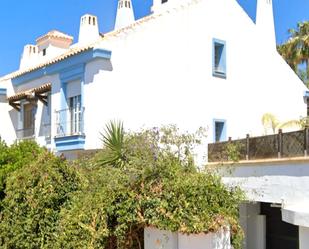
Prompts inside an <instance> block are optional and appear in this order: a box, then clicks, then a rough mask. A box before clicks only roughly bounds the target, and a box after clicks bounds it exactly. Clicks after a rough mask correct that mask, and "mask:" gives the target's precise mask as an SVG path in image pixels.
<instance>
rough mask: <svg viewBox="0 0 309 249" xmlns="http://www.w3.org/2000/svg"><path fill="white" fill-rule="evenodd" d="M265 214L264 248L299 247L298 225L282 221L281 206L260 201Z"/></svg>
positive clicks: (262, 211) (294, 248) (289, 248)
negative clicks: (273, 205)
mask: <svg viewBox="0 0 309 249" xmlns="http://www.w3.org/2000/svg"><path fill="white" fill-rule="evenodd" d="M261 214H263V215H265V216H266V249H279V248H280V249H299V235H298V226H294V225H292V224H289V223H286V222H284V221H282V217H281V208H278V207H272V206H271V204H269V203H261Z"/></svg>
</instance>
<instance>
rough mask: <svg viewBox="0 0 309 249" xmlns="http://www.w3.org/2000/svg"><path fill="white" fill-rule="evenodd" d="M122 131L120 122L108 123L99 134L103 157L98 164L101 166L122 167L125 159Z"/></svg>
mask: <svg viewBox="0 0 309 249" xmlns="http://www.w3.org/2000/svg"><path fill="white" fill-rule="evenodd" d="M124 134H125V133H124V129H123V123H122V122H121V121H110V122H109V123H108V124H107V125H106V127H105V133H104V134H103V133H101V135H102V142H103V145H104V150H103V155H102V157H101V159H100V160H99V162H100V163H101V165H103V166H105V165H110V166H114V167H120V168H121V167H123V165H124V163H125V161H126V157H125V153H124Z"/></svg>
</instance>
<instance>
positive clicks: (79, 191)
mask: <svg viewBox="0 0 309 249" xmlns="http://www.w3.org/2000/svg"><path fill="white" fill-rule="evenodd" d="M113 133H116V134H113ZM203 135H204V130H203V129H200V130H199V131H198V132H197V133H196V134H189V133H185V134H183V133H181V132H180V131H179V130H178V129H177V128H176V127H175V126H167V127H163V128H162V129H157V128H154V129H150V130H142V131H140V132H135V133H133V132H131V133H125V132H124V131H123V127H122V124H121V123H118V124H113V125H112V123H110V124H109V126H108V128H107V132H106V134H105V138H103V142H104V145H105V146H104V148H103V149H102V151H101V152H99V153H98V154H96V155H95V156H94V157H93V158H90V159H89V158H86V159H81V160H79V161H75V162H72V163H69V162H66V161H63V160H62V159H60V158H56V157H55V156H53V155H51V154H49V153H48V152H46V151H45V152H43V153H42V154H40V155H39V158H38V160H33V162H32V163H30V164H27V165H24V166H23V167H20V168H17V169H16V170H15V171H14V172H13V173H11V174H10V175H8V178H7V180H6V181H7V187H6V189H5V193H6V196H5V198H4V200H3V210H2V212H1V215H0V219H1V224H0V246H1V247H4V248H17V249H18V248H56V249H57V248H59V249H60V248H69V249H71V248H72V249H73V248H91V249H95V248H106V249H116V248H117V249H137V248H138V249H141V248H143V229H144V227H146V226H155V227H157V228H159V229H166V230H171V231H179V232H182V233H201V232H205V233H207V232H216V231H218V230H219V229H221V228H222V227H227V226H230V228H231V231H232V234H233V245H234V248H235V249H237V248H241V238H242V236H243V234H242V230H241V228H240V226H239V224H238V221H237V220H238V205H239V203H240V202H241V201H242V199H243V194H242V192H241V191H240V190H239V189H237V188H235V189H228V188H226V187H225V185H224V184H223V183H222V182H221V179H220V177H218V176H217V175H213V174H210V173H209V172H200V171H199V170H197V168H196V167H195V162H194V154H193V149H194V148H195V146H196V144H198V143H200V142H201V139H203ZM108 140H109V141H108ZM119 152H120V153H119ZM111 155H114V156H111ZM115 155H117V156H115Z"/></svg>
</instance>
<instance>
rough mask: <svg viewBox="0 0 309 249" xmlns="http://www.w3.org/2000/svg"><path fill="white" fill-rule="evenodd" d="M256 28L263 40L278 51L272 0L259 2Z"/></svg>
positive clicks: (258, 0) (259, 0)
mask: <svg viewBox="0 0 309 249" xmlns="http://www.w3.org/2000/svg"><path fill="white" fill-rule="evenodd" d="M256 27H257V29H258V32H259V34H258V35H259V36H260V38H262V39H261V40H262V41H263V42H265V43H266V44H268V45H269V46H270V47H272V48H274V49H276V34H275V24H274V13H273V4H272V0H257V13H256Z"/></svg>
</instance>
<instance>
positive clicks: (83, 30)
mask: <svg viewBox="0 0 309 249" xmlns="http://www.w3.org/2000/svg"><path fill="white" fill-rule="evenodd" d="M99 37H100V33H99V24H98V18H97V17H96V16H93V15H89V14H86V15H84V16H82V17H81V19H80V27H79V37H78V43H82V44H86V43H91V42H94V41H95V40H97V39H98V38H99Z"/></svg>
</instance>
